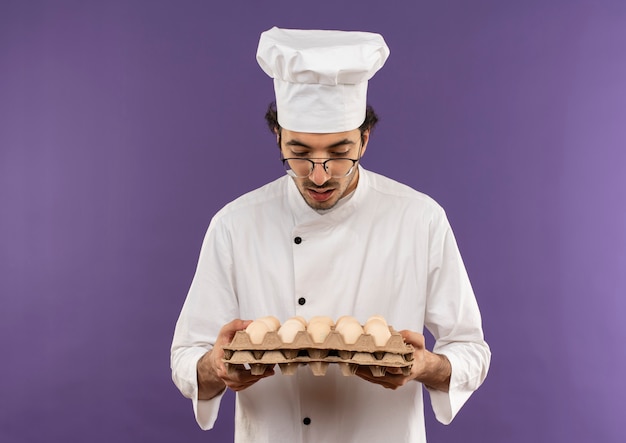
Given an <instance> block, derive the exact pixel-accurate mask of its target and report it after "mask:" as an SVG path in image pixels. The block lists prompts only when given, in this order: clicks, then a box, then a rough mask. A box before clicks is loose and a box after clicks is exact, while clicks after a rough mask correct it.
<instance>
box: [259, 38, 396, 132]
mask: <svg viewBox="0 0 626 443" xmlns="http://www.w3.org/2000/svg"><path fill="white" fill-rule="evenodd" d="M388 56H389V48H388V47H387V45H386V44H385V41H384V40H383V37H382V36H381V35H380V34H374V33H371V32H357V31H319V30H300V29H279V28H276V27H274V28H272V29H270V30H268V31H265V32H263V33H262V34H261V39H260V40H259V47H258V49H257V54H256V57H257V61H258V62H259V65H260V66H261V68H262V69H263V71H265V73H266V74H267V75H269V76H270V77H272V78H273V79H274V91H275V93H276V108H277V112H278V123H279V124H280V126H281V127H283V128H285V129H289V130H292V131H297V132H312V133H331V132H344V131H350V130H352V129H356V128H358V127H359V126H361V124H362V123H363V121H364V120H365V109H366V106H367V81H368V80H369V79H370V78H372V77H373V76H374V74H375V73H376V71H378V70H379V69H380V68H381V67H382V66H383V64H384V63H385V60H387V57H388Z"/></svg>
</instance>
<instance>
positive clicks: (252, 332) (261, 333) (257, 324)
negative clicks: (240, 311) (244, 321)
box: [246, 320, 269, 345]
mask: <svg viewBox="0 0 626 443" xmlns="http://www.w3.org/2000/svg"><path fill="white" fill-rule="evenodd" d="M246 332H247V333H248V336H250V341H251V342H252V344H254V345H260V344H261V343H263V339H264V338H265V334H267V333H268V332H269V327H268V326H267V324H266V323H265V322H262V321H258V320H255V321H253V322H252V323H250V324H249V325H248V327H247V328H246Z"/></svg>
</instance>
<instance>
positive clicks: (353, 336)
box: [335, 320, 363, 345]
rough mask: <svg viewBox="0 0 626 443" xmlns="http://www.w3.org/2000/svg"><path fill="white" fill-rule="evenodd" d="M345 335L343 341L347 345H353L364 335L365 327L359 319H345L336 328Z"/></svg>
mask: <svg viewBox="0 0 626 443" xmlns="http://www.w3.org/2000/svg"><path fill="white" fill-rule="evenodd" d="M335 330H336V331H337V332H339V334H341V336H342V337H343V341H344V343H345V344H347V345H353V344H355V343H356V342H357V340H358V339H359V337H360V336H361V335H363V327H362V326H361V325H360V324H359V322H358V321H356V320H355V321H343V322H342V323H341V324H339V325H338V326H337V328H336V329H335Z"/></svg>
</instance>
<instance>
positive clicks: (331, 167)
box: [281, 158, 359, 178]
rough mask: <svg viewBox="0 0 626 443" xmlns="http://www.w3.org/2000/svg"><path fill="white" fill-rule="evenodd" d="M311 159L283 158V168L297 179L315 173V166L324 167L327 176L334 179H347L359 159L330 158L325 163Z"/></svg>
mask: <svg viewBox="0 0 626 443" xmlns="http://www.w3.org/2000/svg"><path fill="white" fill-rule="evenodd" d="M313 160H319V159H317V158H316V159H310V158H283V159H281V161H282V162H283V166H284V167H285V170H286V171H287V174H289V175H291V176H292V177H296V178H305V177H308V176H310V175H311V174H312V173H313V169H314V168H315V165H322V167H323V168H324V171H325V172H326V174H328V175H330V176H331V177H332V178H343V177H347V176H348V175H350V174H351V173H352V171H353V170H354V166H355V165H356V164H357V162H358V161H359V159H356V160H353V159H351V158H329V159H328V160H324V161H323V162H316V161H313Z"/></svg>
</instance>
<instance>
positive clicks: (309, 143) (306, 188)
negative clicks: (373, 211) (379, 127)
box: [279, 129, 369, 209]
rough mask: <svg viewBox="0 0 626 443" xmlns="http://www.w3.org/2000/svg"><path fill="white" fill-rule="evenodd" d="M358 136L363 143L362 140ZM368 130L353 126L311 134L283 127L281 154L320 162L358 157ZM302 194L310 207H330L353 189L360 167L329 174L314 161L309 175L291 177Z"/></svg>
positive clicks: (365, 145) (360, 155)
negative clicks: (337, 175) (341, 174)
mask: <svg viewBox="0 0 626 443" xmlns="http://www.w3.org/2000/svg"><path fill="white" fill-rule="evenodd" d="M361 138H363V143H362V144H361ZM368 139H369V131H365V132H364V133H363V137H361V131H360V130H359V129H354V130H352V131H347V132H335V133H331V134H311V133H305V132H294V131H289V130H287V129H282V130H281V134H280V137H279V141H280V143H281V146H280V149H281V152H282V155H283V157H284V158H294V157H295V158H309V159H315V161H316V162H322V161H324V160H328V159H331V158H351V159H358V158H360V157H362V156H363V154H364V153H365V149H366V148H367V142H368ZM293 180H294V182H295V184H296V186H297V187H298V190H299V191H300V194H301V195H302V198H304V201H306V203H307V204H308V205H309V206H310V207H311V208H313V209H330V208H332V207H333V206H335V205H336V204H337V202H338V201H339V199H341V198H342V197H343V196H346V195H348V194H349V193H350V192H352V191H353V190H354V189H355V188H356V185H357V183H358V181H359V170H358V168H357V167H356V165H355V167H354V169H353V170H352V172H351V173H350V175H348V176H346V177H341V178H332V177H331V176H330V175H328V173H327V172H326V171H325V170H324V167H323V166H322V165H321V164H316V165H315V167H314V168H313V172H311V174H310V175H309V176H308V177H303V178H298V177H294V178H293Z"/></svg>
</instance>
